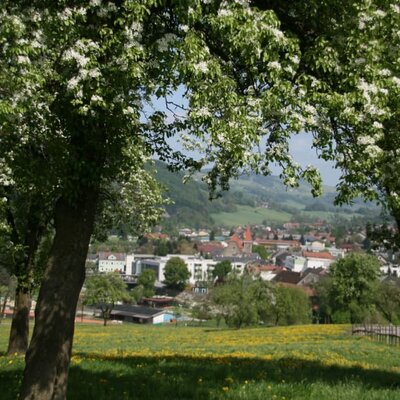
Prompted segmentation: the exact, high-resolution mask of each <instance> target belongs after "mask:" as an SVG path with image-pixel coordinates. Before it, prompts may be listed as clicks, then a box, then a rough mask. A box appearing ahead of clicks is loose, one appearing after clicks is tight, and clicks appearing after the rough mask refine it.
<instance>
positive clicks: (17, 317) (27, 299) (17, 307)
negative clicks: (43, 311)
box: [7, 285, 31, 355]
mask: <svg viewBox="0 0 400 400" xmlns="http://www.w3.org/2000/svg"><path fill="white" fill-rule="evenodd" d="M30 309H31V293H30V291H29V290H27V289H26V288H25V287H21V286H20V285H18V286H17V289H16V292H15V303H14V313H13V318H12V322H11V330H10V338H9V340H8V349H7V354H8V355H11V354H15V353H17V354H25V352H26V350H27V348H28V342H29V311H30Z"/></svg>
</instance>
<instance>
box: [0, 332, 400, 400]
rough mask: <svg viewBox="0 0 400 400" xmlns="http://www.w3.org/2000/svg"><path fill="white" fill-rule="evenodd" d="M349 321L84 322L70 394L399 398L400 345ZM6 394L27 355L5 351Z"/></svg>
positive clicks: (1, 336)
mask: <svg viewBox="0 0 400 400" xmlns="http://www.w3.org/2000/svg"><path fill="white" fill-rule="evenodd" d="M349 330H350V327H349V326H340V325H313V326H311V325H307V326H292V327H277V328H264V327H260V328H248V329H242V330H230V329H216V328H208V327H201V326H200V327H185V326H178V327H175V326H172V325H169V326H139V325H133V324H124V325H114V326H107V327H103V326H98V325H79V324H78V325H77V327H76V334H75V343H74V351H73V357H72V362H71V369H70V382H69V392H68V398H69V399H72V400H78V399H82V400H90V399H96V400H102V399H104V400H105V399H107V400H110V399H118V400H119V399H138V400H139V399H188V400H189V399H260V400H261V399H263V400H264V399H266V400H268V399H276V400H278V399H279V400H288V399H304V400H309V399H311V400H323V399H329V400H342V399H343V400H349V399H351V400H354V399H360V400H361V399H362V400H372V399H376V400H389V399H393V400H394V399H400V348H399V347H391V346H388V345H386V344H383V343H378V342H373V341H371V340H370V339H369V338H366V337H356V336H351V334H350V332H349ZM8 332H9V325H6V324H3V325H0V387H1V395H0V398H1V399H2V400H8V399H10V400H11V399H12V400H14V399H15V398H16V396H17V392H18V385H19V382H20V380H21V373H22V369H23V358H22V357H6V356H5V355H4V351H5V349H6V345H7V338H8Z"/></svg>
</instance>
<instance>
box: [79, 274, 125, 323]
mask: <svg viewBox="0 0 400 400" xmlns="http://www.w3.org/2000/svg"><path fill="white" fill-rule="evenodd" d="M128 298H129V294H128V291H127V288H126V284H125V282H124V281H123V279H122V278H121V276H120V275H119V274H118V273H115V272H111V273H108V274H104V275H93V276H91V277H89V278H88V280H87V284H86V291H85V303H86V304H90V305H96V306H97V307H99V308H100V310H101V316H102V318H103V320H104V326H106V325H107V320H108V319H109V318H110V314H111V311H112V310H113V308H114V305H115V303H116V302H117V301H123V300H127V299H128Z"/></svg>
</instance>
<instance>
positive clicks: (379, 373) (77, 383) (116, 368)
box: [0, 353, 400, 400]
mask: <svg viewBox="0 0 400 400" xmlns="http://www.w3.org/2000/svg"><path fill="white" fill-rule="evenodd" d="M22 368H23V362H22V360H21V361H20V362H19V365H18V368H16V369H14V370H13V371H10V370H3V371H1V370H0V382H1V385H0V386H2V390H1V393H0V398H1V399H2V400H3V399H4V400H8V399H10V400H13V399H15V398H16V395H17V393H18V385H19V383H20V379H21V377H22ZM283 381H284V383H283ZM247 382H249V387H250V386H253V387H254V386H256V385H258V389H259V392H257V393H258V394H257V395H255V394H254V393H253V394H251V393H249V394H248V395H243V393H242V394H241V397H240V398H242V399H269V398H272V397H266V395H265V393H266V388H267V387H268V386H269V385H272V386H273V387H278V386H279V385H280V387H286V389H285V388H284V389H283V390H288V391H290V393H296V394H297V393H299V397H297V395H295V396H293V395H292V397H291V396H290V395H289V396H287V397H286V398H302V399H307V398H309V396H308V392H307V390H313V388H314V387H315V386H313V385H314V384H322V385H325V387H329V388H330V389H332V388H333V389H332V390H333V391H334V388H335V387H337V386H340V385H346V384H350V385H351V384H353V385H355V386H356V387H361V388H363V390H372V391H374V390H375V391H382V392H384V391H390V393H391V397H389V398H391V399H395V398H400V396H399V392H398V390H399V389H400V374H398V373H395V372H388V371H384V370H379V369H363V368H360V367H345V366H338V365H334V366H327V365H324V364H323V362H318V361H308V360H303V359H301V358H294V357H293V358H292V357H291V358H281V359H277V360H261V359H254V358H237V357H229V356H221V357H204V358H199V357H189V356H187V357H184V356H168V357H160V356H157V355H154V356H151V355H149V356H148V357H124V356H121V357H119V356H115V357H114V356H113V357H110V356H108V355H105V356H102V355H98V356H94V355H93V354H90V353H78V354H76V353H75V355H74V360H73V363H72V365H71V368H70V379H69V388H68V399H71V400H92V399H93V400H114V399H115V400H124V399H136V400H153V399H157V400H161V399H166V400H167V399H168V400H171V399H173V400H175V399H198V400H200V399H201V400H208V399H218V398H222V397H225V396H227V395H228V397H229V396H230V399H236V398H238V397H239V395H237V394H238V393H239V391H240V387H243V385H244V384H245V383H247ZM263 388H264V389H263ZM258 389H257V390H258ZM235 390H236V392H235ZM263 390H264V392H263ZM328 392H329V390H328ZM301 393H302V395H300V394H301ZM313 394H314V397H313V398H316V397H315V393H313ZM236 395H237V396H236ZM374 396H375V397H373V398H381V397H379V393H375V394H374ZM397 396H399V397H397ZM280 398H281V397H280ZM317 398H318V397H317ZM321 398H322V397H321ZM323 398H327V397H323ZM328 398H331V397H328ZM337 398H352V399H354V398H355V397H354V396H353V397H343V396H342V397H337ZM358 398H360V399H361V398H363V397H358ZM371 398H372V397H371Z"/></svg>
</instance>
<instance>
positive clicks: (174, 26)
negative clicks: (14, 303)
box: [0, 0, 399, 399]
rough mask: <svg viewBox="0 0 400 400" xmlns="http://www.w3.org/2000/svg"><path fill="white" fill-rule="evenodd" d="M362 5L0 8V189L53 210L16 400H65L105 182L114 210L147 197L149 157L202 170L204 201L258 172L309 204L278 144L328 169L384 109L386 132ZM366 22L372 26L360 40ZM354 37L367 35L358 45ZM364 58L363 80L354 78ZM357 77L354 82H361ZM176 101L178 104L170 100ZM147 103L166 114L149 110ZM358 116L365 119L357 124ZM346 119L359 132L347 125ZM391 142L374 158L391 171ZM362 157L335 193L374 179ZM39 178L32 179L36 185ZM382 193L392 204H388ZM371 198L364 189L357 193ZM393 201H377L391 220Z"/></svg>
mask: <svg viewBox="0 0 400 400" xmlns="http://www.w3.org/2000/svg"><path fill="white" fill-rule="evenodd" d="M370 3H371V2H367V0H365V1H362V2H356V3H354V2H353V3H352V2H346V1H344V0H330V1H327V2H318V1H311V2H309V3H307V5H306V6H305V5H304V4H303V2H290V3H287V2H279V1H276V0H275V1H272V0H271V1H256V0H254V1H250V2H246V1H232V2H227V1H215V2H208V1H207V2H205V1H200V0H191V1H189V2H184V3H182V2H179V1H175V0H173V1H172V2H170V1H164V0H162V1H159V2H154V1H153V0H143V1H142V2H131V1H121V2H115V3H113V2H111V3H105V2H103V1H102V0H93V1H90V2H88V3H85V4H83V3H79V5H77V3H74V2H69V1H68V2H61V3H60V2H50V1H47V0H45V1H41V2H35V3H31V4H30V5H29V7H27V6H26V4H25V2H11V1H9V0H4V1H3V2H2V6H3V7H2V10H4V11H3V12H2V13H1V14H0V43H1V47H0V102H1V103H0V123H1V124H0V126H1V142H0V147H1V154H2V159H1V160H0V174H1V178H0V181H1V182H3V183H9V182H11V181H13V180H15V179H21V180H22V179H23V181H24V182H26V184H27V187H29V185H30V186H33V187H35V188H36V189H37V191H38V192H39V193H47V192H48V191H50V192H51V193H52V198H53V199H54V204H55V207H54V210H52V211H53V214H54V215H53V217H54V218H53V219H54V222H55V237H54V241H53V246H52V248H51V251H50V255H49V261H48V264H47V268H46V271H45V273H44V280H43V283H42V285H41V289H40V292H39V299H38V306H37V310H36V324H35V328H34V332H33V336H32V341H31V344H30V347H29V351H28V352H27V357H26V360H27V363H26V368H25V372H24V379H23V384H22V390H21V398H23V399H25V398H30V397H31V398H32V397H34V396H36V397H39V396H41V398H57V399H63V398H65V395H66V387H67V379H68V365H69V360H70V354H71V346H72V338H73V323H74V319H73V318H74V315H75V308H76V304H77V301H78V297H79V292H80V288H81V286H82V284H83V281H84V273H85V271H84V262H85V256H86V252H87V248H88V244H89V240H90V237H91V235H92V233H93V230H94V223H95V219H96V216H98V215H99V214H102V213H103V212H105V213H106V214H107V211H109V209H110V206H109V205H107V202H106V199H107V197H108V196H107V195H108V193H107V189H109V188H111V187H112V184H113V183H114V182H118V183H119V186H118V187H119V189H120V190H119V191H114V194H113V196H117V197H118V198H119V199H121V197H120V196H122V195H123V194H124V193H125V192H126V190H130V191H131V193H132V194H133V195H134V194H135V193H136V191H135V190H133V188H134V186H135V185H136V186H137V185H142V187H143V185H144V184H145V183H146V184H148V183H149V182H148V181H146V179H144V178H143V176H144V175H143V172H142V171H143V169H142V163H143V162H144V160H145V159H146V158H147V157H149V156H150V155H153V154H155V155H157V156H158V158H160V159H161V160H162V161H166V162H167V163H168V164H169V165H170V167H171V168H172V169H177V168H183V167H186V168H187V169H188V173H189V174H191V173H193V172H195V171H196V170H198V169H200V168H201V167H202V166H205V165H209V166H210V169H209V170H208V173H207V174H206V176H205V178H204V179H205V181H206V182H207V183H208V184H209V187H210V190H211V195H212V196H214V195H216V194H217V192H218V190H219V189H227V188H228V187H229V178H230V177H234V176H235V175H237V174H239V173H243V172H246V171H247V170H248V169H253V170H254V171H256V172H261V173H264V174H268V173H270V169H269V165H270V163H271V162H272V163H274V162H276V163H277V164H278V165H280V166H281V167H282V174H281V177H282V179H283V180H284V182H285V183H286V184H287V185H289V186H296V185H297V184H298V180H299V179H300V178H304V179H305V180H306V181H308V182H310V183H311V184H312V185H313V193H314V194H317V193H319V191H320V180H319V179H318V174H317V173H316V170H315V168H313V167H306V168H302V167H301V166H300V165H298V164H296V163H295V162H294V161H293V159H292V157H291V156H290V152H289V144H288V140H289V137H290V134H292V133H297V132H300V131H309V132H314V133H315V134H316V136H317V137H316V146H318V147H319V148H320V149H322V150H321V151H322V152H323V154H322V155H323V157H325V158H329V157H334V156H333V155H332V151H331V152H330V151H329V150H335V151H336V149H337V150H338V154H345V153H346V149H352V148H355V147H356V148H357V150H359V149H361V150H364V149H365V148H366V146H368V144H367V141H366V140H365V139H360V141H357V140H354V143H356V145H355V146H354V143H350V142H351V140H350V139H351V138H352V137H351V133H352V132H353V129H352V128H353V126H354V127H355V128H354V132H356V136H357V137H359V138H364V137H365V133H363V135H361V134H360V135H359V133H360V132H361V127H362V128H363V131H362V132H366V133H367V134H368V135H371V137H372V136H373V135H375V134H376V133H377V132H378V131H379V132H380V130H379V129H380V125H379V123H381V124H383V123H385V124H386V123H388V124H389V122H393V124H394V123H395V121H398V118H397V115H396V110H397V109H398V108H396V107H392V108H393V110H394V111H395V112H393V118H392V119H391V120H390V121H387V120H386V119H385V118H386V115H388V114H387V113H385V115H381V116H379V118H376V119H375V116H376V114H377V113H376V112H374V113H371V112H369V111H371V110H372V111H375V108H376V109H378V110H381V107H379V108H377V107H375V108H371V107H370V106H376V105H379V106H381V104H378V103H380V100H381V99H382V98H387V96H388V95H386V94H385V93H383V92H382V91H381V90H380V89H383V90H385V89H387V87H389V88H390V89H393V91H392V93H394V95H393V96H394V98H393V101H392V100H391V101H392V102H391V104H392V105H393V106H395V105H396V99H397V98H396V96H397V92H396V90H397V86H396V85H397V83H396V82H397V81H396V80H395V79H393V78H397V79H398V77H397V75H396V74H397V70H395V68H397V67H396V66H397V57H395V56H394V53H395V49H397V48H398V46H396V44H397V42H396V41H397V40H398V38H397V37H396V36H393V33H395V32H397V26H398V23H397V20H396V18H397V19H398V17H397V14H396V13H397V10H398V8H397V5H396V4H395V3H394V2H393V3H392V2H389V1H388V2H387V3H386V2H384V6H385V10H384V11H383V13H385V12H386V16H387V18H386V16H385V18H384V20H382V27H381V26H377V21H378V22H379V21H381V19H380V18H381V17H382V10H379V9H377V7H375V2H372V5H370ZM390 6H392V7H390ZM367 7H368V8H367ZM366 8H367V9H366ZM386 8H387V10H386ZM338 9H341V10H342V12H341V15H340V16H337V10H338ZM365 9H366V10H365ZM378 11H380V12H378ZM365 13H367V14H365ZM370 14H373V15H370ZM332 15H335V16H336V18H332ZM366 17H367V18H372V22H373V23H371V24H370V23H368V24H365V18H366ZM382 18H383V17H382ZM362 23H363V27H365V25H368V29H363V30H360V29H358V24H362ZM376 27H378V28H380V29H377V33H379V34H378V35H377V38H376V39H375V37H374V41H373V42H371V40H370V39H371V37H370V36H371V35H369V36H368V35H366V33H365V32H367V31H368V32H369V33H371V32H372V29H375V28H376ZM391 27H395V28H396V30H395V32H394V31H393V32H392V30H390V28H391ZM386 28H387V29H386ZM383 30H388V32H387V33H388V34H389V35H388V36H385V35H383V34H381V33H383ZM386 37H390V38H391V39H393V40H391V41H390V43H391V44H392V46H393V50H392V51H390V52H389V56H387V55H386V53H384V52H386V49H387V46H383V45H382V44H385V43H386V42H385V41H383V40H387V39H384V38H386ZM375 40H376V41H375ZM365 43H368V46H365ZM370 43H372V45H370ZM363 44H364V45H363ZM363 52H365V53H367V54H366V55H365V54H363ZM356 56H357V58H355V57H356ZM370 56H371V57H370ZM362 58H363V59H364V60H368V62H367V65H364V64H363V63H361V64H359V60H360V59H362ZM384 60H386V61H388V65H393V71H391V74H392V76H388V75H387V72H386V71H384V73H377V72H379V71H380V70H379V71H377V69H376V68H375V66H376V64H378V63H383V62H385V61H384ZM337 65H339V66H340V68H337ZM369 66H371V67H372V68H367V67H369ZM362 74H368V77H363V78H362V79H364V80H362V79H361V78H360V77H361V76H362ZM375 76H376V77H380V76H383V78H382V80H381V81H379V82H378V83H379V85H375V86H373V87H371V86H368V87H367V86H366V85H365V84H364V83H368V85H369V84H370V79H369V78H371V79H372V78H373V77H375ZM367 78H368V79H367ZM348 87H349V90H348V91H346V90H347V88H348ZM366 88H367V89H368V90H364V89H366ZM376 88H378V89H376ZM178 89H179V90H180V91H181V92H183V94H182V97H183V99H182V101H179V100H176V99H175V98H174V96H173V93H176V92H177V91H178ZM370 89H371V90H370ZM370 92H371V93H372V94H371V93H370ZM375 92H376V93H375ZM353 95H354V96H353ZM391 96H392V95H391ZM389 97H390V96H389ZM153 99H157V100H158V101H162V102H163V105H165V107H163V108H162V109H160V107H154V108H152V107H148V105H149V103H151V102H152V100H153ZM368 99H371V101H370V102H369V101H368ZM390 99H391V97H390ZM375 100H376V101H375ZM346 101H347V102H348V103H350V107H349V109H347V108H346V107H347V104H346ZM359 104H361V106H360V107H359ZM364 106H365V107H364ZM368 107H369V108H371V110H370V109H369V108H368ZM157 108H158V109H157ZM353 108H354V110H353ZM359 108H363V110H361V111H364V109H365V111H366V112H359V113H357V111H359ZM165 109H169V110H170V112H169V113H167V112H166V110H165ZM153 110H154V111H153ZM353 111H354V112H353ZM352 116H356V117H357V116H361V117H363V118H364V119H361V120H360V121H358V119H356V121H353V120H352V119H351V118H353V117H352ZM380 117H382V118H380ZM345 118H347V119H345ZM373 118H374V119H373ZM384 119H385V120H384ZM332 121H333V122H334V123H332ZM342 122H343V123H342ZM374 123H376V124H375V125H374ZM332 125H333V126H334V127H336V126H338V128H337V129H330V128H331V126H332ZM363 125H365V126H366V128H365V129H364V126H363ZM342 126H344V128H342ZM347 126H351V129H346V127H347ZM391 132H395V129H393V130H391ZM174 134H176V135H178V134H180V136H181V140H182V142H183V145H184V146H185V147H186V148H188V149H190V150H201V151H202V156H201V157H199V158H197V159H191V158H190V157H185V156H183V155H182V154H181V153H180V152H176V151H174V150H173V149H172V148H171V146H170V145H169V143H170V141H169V139H170V137H171V136H172V135H174ZM317 134H318V135H317ZM262 136H264V137H265V138H266V140H265V141H264V142H262V143H265V144H266V146H265V149H263V150H261V148H262V147H261V146H259V145H260V143H261V138H262ZM396 137H397V136H395V135H392V136H391V140H390V141H388V142H387V144H388V146H387V147H388V150H390V151H388V157H389V155H390V157H392V159H391V160H392V161H393V162H394V164H393V165H396V160H397V159H396V158H395V157H394V155H393V154H392V153H393V149H397V148H398V147H399V146H397V145H396V144H397V143H396V140H397V139H396ZM347 139H348V140H347ZM367 139H368V137H367ZM375 140H376V139H375V138H374V141H375ZM333 141H334V142H335V143H337V146H336V148H335V146H333V145H331V144H332V142H333ZM258 148H260V151H259V152H256V151H254V149H258ZM358 154H361V152H358ZM368 154H369V155H370V157H366V161H365V163H364V160H357V159H354V157H353V158H352V157H349V160H352V159H353V160H355V161H362V162H361V164H360V165H358V164H356V163H355V162H354V163H353V164H351V163H348V164H345V163H342V164H340V162H341V161H338V163H339V166H340V165H343V166H344V167H345V168H346V171H350V172H349V174H348V176H349V179H348V181H349V182H351V181H352V180H351V176H350V175H351V171H352V170H353V171H355V173H354V176H355V179H354V181H355V182H357V181H358V182H360V185H359V187H361V186H362V185H364V186H365V185H367V183H368V182H370V180H369V179H370V178H369V177H368V176H369V175H370V173H371V172H372V175H373V174H374V173H375V172H374V171H375V169H374V168H375V167H374V165H373V164H374V163H376V159H375V158H373V157H372V156H373V155H374V154H376V148H375V147H373V148H372V149H371V151H370V152H369V153H368ZM28 155H29V156H28ZM380 156H382V154H381V153H380ZM28 160H30V161H29V164H27V161H28ZM368 160H370V161H371V160H372V162H371V165H370V164H368ZM389 161H390V160H389ZM27 165H28V166H29V167H28V168H26V166H27ZM387 165H390V164H387ZM31 166H35V168H31ZM347 167H348V169H347ZM360 169H361V172H360ZM38 170H40V171H41V174H40V176H39V175H37V174H35V173H34V171H38ZM378 171H379V170H378ZM386 172H387V171H386ZM363 173H364V175H363ZM372 175H371V176H372ZM383 175H384V174H381V176H382V177H383ZM385 176H392V175H391V174H387V173H386V174H385ZM367 177H368V182H367ZM364 178H365V179H364ZM133 181H134V182H133ZM350 186H351V185H347V186H344V188H346V187H347V188H350V189H352V188H351V187H350ZM383 186H385V185H381V187H382V188H383ZM373 188H375V185H373ZM350 189H349V190H350ZM387 189H388V190H389V193H392V191H393V193H394V194H395V195H397V192H398V188H396V187H392V186H388V187H387ZM370 191H371V186H368V187H367V189H366V190H365V192H366V193H368V192H370ZM353 192H354V191H353ZM382 192H383V191H382ZM105 193H106V195H104V194H105ZM138 193H141V194H142V195H141V197H140V199H136V200H137V201H135V202H134V203H132V204H136V205H137V204H141V202H143V204H147V205H148V204H149V203H148V200H149V196H146V192H145V191H138ZM343 193H346V190H345V189H344V190H343ZM395 195H393V196H392V195H390V201H391V202H394V203H393V204H395V200H396V196H395ZM125 199H126V197H125ZM146 201H147V202H146ZM389 203H390V202H389ZM128 205H129V204H128ZM393 207H394V206H393ZM393 207H392V208H393ZM393 209H394V208H393ZM136 211H137V217H138V219H139V220H140V221H142V222H143V221H145V220H146V219H149V218H150V219H151V218H153V216H154V214H153V213H151V212H148V213H146V212H145V211H144V210H143V208H141V209H139V210H136ZM55 294H56V295H55ZM49 315H50V316H51V318H50V317H49Z"/></svg>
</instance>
